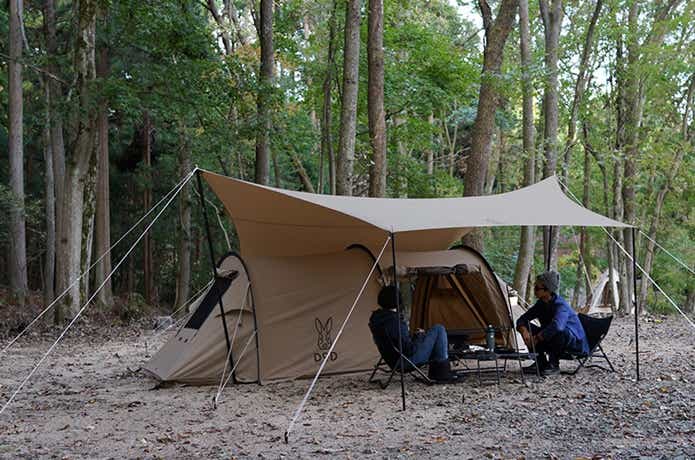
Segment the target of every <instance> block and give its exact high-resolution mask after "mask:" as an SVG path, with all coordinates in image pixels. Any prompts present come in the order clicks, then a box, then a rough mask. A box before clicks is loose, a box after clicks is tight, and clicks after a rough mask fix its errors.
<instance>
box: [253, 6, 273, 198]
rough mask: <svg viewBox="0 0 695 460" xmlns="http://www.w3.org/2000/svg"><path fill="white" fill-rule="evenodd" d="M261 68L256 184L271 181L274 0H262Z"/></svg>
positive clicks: (265, 183)
mask: <svg viewBox="0 0 695 460" xmlns="http://www.w3.org/2000/svg"><path fill="white" fill-rule="evenodd" d="M259 35H260V37H259V38H260V42H261V68H260V78H259V80H260V85H259V88H258V99H257V108H258V128H257V132H256V183H258V184H264V185H267V184H268V183H269V181H270V131H271V129H272V119H271V111H270V104H271V100H272V97H271V95H272V91H273V74H274V69H275V53H274V51H273V0H261V24H260V34H259Z"/></svg>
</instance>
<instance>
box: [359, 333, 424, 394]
mask: <svg viewBox="0 0 695 460" xmlns="http://www.w3.org/2000/svg"><path fill="white" fill-rule="evenodd" d="M369 330H370V331H371V332H372V338H373V339H374V344H375V345H376V348H377V350H379V355H380V357H379V361H378V362H377V363H376V365H374V370H373V371H372V374H371V375H370V376H369V383H375V382H376V383H378V384H379V386H380V387H381V388H382V389H385V388H386V387H388V386H389V384H390V383H391V380H393V376H394V375H395V374H396V372H398V371H400V369H401V362H400V360H399V355H400V358H401V359H403V372H406V373H408V374H414V377H415V380H420V381H422V382H424V383H426V384H428V385H431V384H432V383H433V382H432V380H430V378H429V377H427V374H425V373H424V372H423V371H422V369H420V367H418V366H416V365H415V364H414V363H413V362H412V361H411V360H409V359H408V357H407V356H405V355H402V354H400V352H399V351H398V347H397V346H395V345H393V344H394V342H393V341H392V340H391V338H390V337H389V336H388V333H386V332H385V331H384V332H382V331H375V330H374V329H373V328H372V325H371V324H370V325H369ZM380 334H386V335H385V338H386V341H385V342H386V343H388V344H390V348H388V349H387V348H385V346H382V345H379V343H381V341H380V340H377V339H376V338H377V337H379V335H380ZM379 371H381V372H384V373H386V374H388V378H386V379H385V380H384V379H376V378H375V376H376V373H377V372H379Z"/></svg>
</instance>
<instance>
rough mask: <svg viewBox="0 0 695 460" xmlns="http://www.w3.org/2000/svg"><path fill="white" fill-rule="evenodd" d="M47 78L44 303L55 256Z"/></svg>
mask: <svg viewBox="0 0 695 460" xmlns="http://www.w3.org/2000/svg"><path fill="white" fill-rule="evenodd" d="M47 80H48V79H47V78H46V79H44V91H45V94H46V109H45V110H46V118H45V125H44V127H43V130H42V131H43V160H44V163H45V165H46V169H45V173H44V174H45V176H46V179H45V193H46V256H45V263H44V267H43V268H44V269H43V302H44V304H45V305H48V304H50V303H51V302H53V299H54V298H55V291H54V289H53V288H54V283H55V258H56V233H55V232H56V225H55V224H56V208H55V179H54V175H53V146H52V145H51V111H50V109H49V107H50V100H51V99H50V92H49V90H48V81H47Z"/></svg>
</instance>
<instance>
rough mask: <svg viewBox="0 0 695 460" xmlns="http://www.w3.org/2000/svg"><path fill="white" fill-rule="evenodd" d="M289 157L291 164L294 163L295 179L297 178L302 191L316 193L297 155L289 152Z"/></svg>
mask: <svg viewBox="0 0 695 460" xmlns="http://www.w3.org/2000/svg"><path fill="white" fill-rule="evenodd" d="M290 157H291V158H292V163H294V167H295V168H296V170H297V177H298V178H299V181H300V182H301V183H302V187H303V188H304V191H305V192H309V193H316V191H315V190H314V186H313V184H312V183H311V178H310V177H309V174H308V173H307V172H306V169H305V168H304V165H303V164H302V160H301V159H300V158H299V156H298V155H297V152H295V151H290Z"/></svg>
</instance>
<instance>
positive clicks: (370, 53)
mask: <svg viewBox="0 0 695 460" xmlns="http://www.w3.org/2000/svg"><path fill="white" fill-rule="evenodd" d="M367 61H368V75H367V108H368V114H369V140H370V143H371V146H372V164H371V167H370V168H369V196H373V197H383V196H385V195H386V114H385V113H384V2H383V0H369V19H368V36H367Z"/></svg>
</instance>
